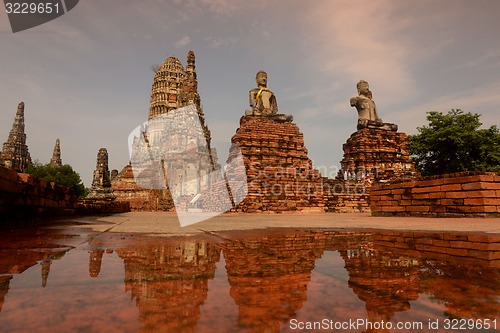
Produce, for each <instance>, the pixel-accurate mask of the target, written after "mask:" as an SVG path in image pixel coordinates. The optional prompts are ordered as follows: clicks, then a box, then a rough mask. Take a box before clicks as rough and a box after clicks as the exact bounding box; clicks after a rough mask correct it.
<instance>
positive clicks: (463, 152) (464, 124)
mask: <svg viewBox="0 0 500 333" xmlns="http://www.w3.org/2000/svg"><path fill="white" fill-rule="evenodd" d="M479 117H480V115H479V114H472V113H470V112H468V113H463V112H462V111H461V110H459V109H457V110H455V109H452V110H451V111H449V112H448V113H447V114H445V115H444V114H442V113H441V112H436V111H431V112H428V113H427V121H428V122H429V124H428V125H427V126H422V127H418V128H417V130H418V131H419V134H416V135H410V136H409V137H408V139H409V141H410V154H411V155H412V158H413V161H415V164H416V167H417V169H418V170H419V171H420V172H421V173H422V175H425V176H430V175H439V174H444V173H452V172H460V171H500V132H499V130H498V128H497V127H496V126H495V125H493V126H491V127H490V128H488V129H479V127H481V125H482V124H481V122H480V121H479Z"/></svg>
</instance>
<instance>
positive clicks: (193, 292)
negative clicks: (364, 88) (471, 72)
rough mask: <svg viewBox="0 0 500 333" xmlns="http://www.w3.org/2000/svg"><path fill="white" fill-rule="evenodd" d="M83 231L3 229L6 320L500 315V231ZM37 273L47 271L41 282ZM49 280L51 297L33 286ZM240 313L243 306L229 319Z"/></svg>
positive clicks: (160, 327) (230, 328) (277, 328)
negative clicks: (186, 233)
mask: <svg viewBox="0 0 500 333" xmlns="http://www.w3.org/2000/svg"><path fill="white" fill-rule="evenodd" d="M74 231H75V230H73V231H72V232H73V233H74ZM33 233H34V234H35V235H33ZM86 233H89V232H88V231H84V230H79V232H78V234H73V235H71V234H68V233H67V231H65V230H57V229H42V230H37V231H36V232H33V231H18V232H17V233H15V234H0V244H1V245H0V251H1V256H0V325H1V326H0V327H2V329H6V330H8V331H16V330H17V331H22V330H26V329H27V328H31V329H35V328H36V330H37V331H44V330H46V331H53V330H54V328H56V329H55V330H60V331H68V330H76V329H83V330H90V331H102V330H107V331H130V332H135V331H138V330H139V331H141V332H196V331H203V332H205V331H208V332H221V331H227V332H288V331H294V330H293V329H292V328H291V326H290V321H291V320H295V322H306V321H321V320H322V319H324V318H328V319H331V320H334V321H336V322H339V321H346V320H349V319H352V320H356V319H367V320H370V321H371V322H382V321H384V322H388V321H391V322H393V323H396V322H398V321H400V322H412V321H413V322H414V321H417V322H422V323H423V324H424V326H423V331H433V332H437V331H443V332H444V331H445V330H444V329H443V327H442V325H441V327H440V330H430V329H429V328H428V327H427V326H426V325H427V324H428V321H429V320H436V319H438V320H440V321H441V324H442V323H443V321H444V319H445V318H479V319H486V318H489V319H492V320H493V319H496V318H498V317H499V316H500V287H499V286H500V269H499V267H500V250H499V249H500V246H499V244H500V236H498V235H485V234H480V235H473V234H452V233H423V232H391V231H380V232H353V231H345V230H343V231H335V230H292V229H267V230H260V231H238V232H236V231H233V232H219V233H214V234H210V235H203V236H190V237H152V236H138V235H132V234H114V233H102V234H92V235H90V236H92V237H87V236H89V235H88V234H86ZM82 240H84V241H82ZM68 251H69V252H68ZM65 254H66V255H65ZM84 257H87V258H88V261H85V260H82V258H84ZM221 259H222V260H221ZM218 263H221V264H219V265H218ZM224 264H225V266H224ZM33 270H35V271H37V273H36V272H33ZM218 270H219V271H220V272H217V271H218ZM49 272H50V279H49ZM40 274H41V275H40ZM32 275H33V276H36V275H38V277H39V282H38V283H37V284H35V285H34V284H33V279H32V278H31V276H32ZM41 287H43V288H42V289H43V290H45V292H44V293H40V292H39V291H37V290H39V289H38V288H41ZM68 288H69V289H68ZM123 290H125V295H126V296H127V297H126V298H123V297H122V295H123ZM34 293H38V295H39V296H40V297H33V294H34ZM209 295H212V297H209ZM126 299H128V301H127V300H126ZM227 299H230V300H231V301H230V303H228V302H227ZM130 301H132V303H130ZM131 306H132V307H131ZM103 309H105V310H103ZM103 311H104V314H103ZM232 311H236V312H237V314H238V315H237V316H236V317H234V316H231V315H226V312H227V313H230V312H231V313H232ZM103 316H104V318H103ZM202 316H205V317H212V318H213V320H211V319H210V318H202ZM28 317H29V318H30V321H25V318H28ZM89 318H101V320H100V321H99V320H97V319H93V320H90V319H89ZM496 324H497V330H498V329H499V328H500V327H499V326H500V323H499V322H497V323H496ZM295 331H298V330H295ZM332 331H335V330H332ZM336 331H339V330H336ZM345 331H346V332H400V331H404V330H396V329H392V330H391V329H388V328H387V327H385V328H377V329H376V328H370V327H357V328H356V329H353V330H345ZM408 331H412V330H408ZM476 331H480V330H476ZM494 331H495V330H493V329H490V330H488V331H487V332H494ZM468 332H474V330H468ZM483 332H484V330H483Z"/></svg>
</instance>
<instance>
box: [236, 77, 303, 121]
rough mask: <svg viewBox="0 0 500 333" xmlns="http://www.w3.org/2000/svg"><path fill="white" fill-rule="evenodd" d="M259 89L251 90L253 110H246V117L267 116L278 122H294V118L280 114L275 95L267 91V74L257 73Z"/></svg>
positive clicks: (256, 79) (250, 96) (250, 97)
mask: <svg viewBox="0 0 500 333" xmlns="http://www.w3.org/2000/svg"><path fill="white" fill-rule="evenodd" d="M255 82H256V83H257V86H258V87H257V88H254V89H252V90H250V92H249V99H250V107H251V108H252V110H246V111H245V115H246V116H265V117H269V118H272V119H274V120H277V121H292V120H293V116H291V115H286V114H278V102H277V101H276V96H275V95H274V93H273V92H272V91H271V90H269V89H267V73H266V72H264V71H259V72H257V75H256V76H255Z"/></svg>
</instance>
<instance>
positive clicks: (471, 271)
mask: <svg viewBox="0 0 500 333" xmlns="http://www.w3.org/2000/svg"><path fill="white" fill-rule="evenodd" d="M372 238H373V251H374V254H375V255H376V256H377V257H380V258H387V257H392V258H397V257H399V258H400V259H399V262H400V263H401V264H403V265H404V266H405V267H410V264H411V263H415V262H416V263H418V267H417V271H418V276H417V279H413V280H411V281H409V284H410V285H413V288H415V287H416V288H417V291H418V293H419V294H430V295H433V297H434V298H435V299H437V300H438V301H439V302H440V303H442V304H444V306H445V307H446V312H447V313H449V314H450V315H452V316H454V317H457V318H497V317H498V316H499V314H500V304H499V303H498V302H495V301H494V299H496V298H498V296H499V293H500V291H499V290H498V281H499V273H498V268H499V267H500V236H499V235H495V234H485V233H467V234H465V233H464V234H455V233H451V232H446V233H431V232H420V231H418V232H417V231H415V232H413V231H405V232H395V231H380V232H377V233H374V234H373V235H372ZM385 262H387V263H391V264H393V263H394V260H392V262H391V261H388V260H387V259H385ZM399 266H401V265H399ZM405 267H403V268H402V270H403V271H404V270H406V269H408V268H405ZM378 276H380V274H378V275H377V278H376V279H375V280H377V279H378ZM465 281H467V282H465ZM367 304H368V303H367Z"/></svg>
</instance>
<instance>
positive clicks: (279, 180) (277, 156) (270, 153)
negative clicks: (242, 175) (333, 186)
mask: <svg viewBox="0 0 500 333" xmlns="http://www.w3.org/2000/svg"><path fill="white" fill-rule="evenodd" d="M231 143H232V144H233V145H235V146H237V147H239V149H240V151H241V154H242V156H243V160H244V163H245V169H246V173H247V186H248V195H247V197H246V198H245V200H243V201H242V202H241V203H240V204H239V205H238V206H237V207H236V211H238V212H249V213H251V212H264V211H273V212H283V211H318V212H321V211H324V210H325V207H324V206H325V205H324V203H323V184H322V181H321V180H322V177H321V174H320V172H319V171H318V170H316V169H314V168H313V166H312V161H311V160H310V159H309V157H308V156H307V148H306V147H305V145H304V135H303V134H302V132H300V130H299V127H298V126H297V125H296V124H294V123H292V122H278V121H275V120H273V119H270V118H268V117H265V116H261V117H259V116H243V117H242V118H241V120H240V127H239V128H238V130H237V131H236V134H235V135H234V136H233V137H232V139H231ZM235 152H237V150H236V149H234V147H233V149H232V150H231V151H230V154H229V161H231V160H232V158H234V154H235Z"/></svg>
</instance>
